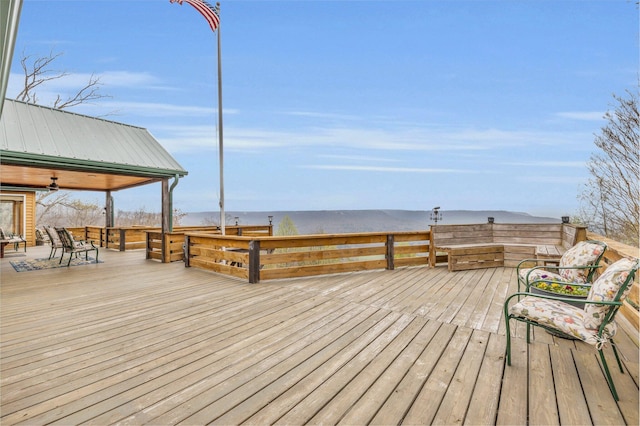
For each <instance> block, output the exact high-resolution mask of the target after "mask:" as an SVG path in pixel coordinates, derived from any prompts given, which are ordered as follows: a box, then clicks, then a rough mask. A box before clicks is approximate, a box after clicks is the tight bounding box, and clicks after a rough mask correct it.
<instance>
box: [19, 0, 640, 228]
mask: <svg viewBox="0 0 640 426" xmlns="http://www.w3.org/2000/svg"><path fill="white" fill-rule="evenodd" d="M221 3H222V4H221V8H222V11H221V31H222V33H221V36H222V67H223V70H222V79H223V98H224V99H223V113H224V126H223V129H224V144H225V149H224V164H225V167H224V168H225V170H224V175H225V177H224V180H225V206H226V210H227V211H270V210H333V209H407V210H430V209H431V208H432V207H434V206H436V205H437V206H440V207H441V208H442V209H443V210H453V209H464V210H511V211H523V212H528V213H531V214H534V215H546V216H553V217H559V216H561V215H565V214H570V215H572V214H575V213H576V212H577V210H578V205H579V201H578V195H579V193H580V192H581V185H583V184H584V183H586V181H587V179H588V173H587V170H586V162H587V161H588V160H589V157H590V155H591V153H592V152H593V151H594V150H595V146H594V144H593V140H594V134H596V133H598V132H599V131H600V129H601V128H602V126H603V125H605V124H606V122H605V121H604V120H603V119H602V116H603V115H604V113H605V112H606V111H607V110H610V109H611V108H612V106H613V105H614V100H613V97H612V94H614V93H615V94H618V95H623V94H624V91H625V90H626V89H632V88H634V87H637V84H638V74H639V71H638V70H639V63H638V60H639V59H638V52H639V46H638V31H639V30H638V28H639V19H638V7H637V5H636V4H635V2H632V1H627V0H605V1H589V0H587V1H578V0H576V1H570V0H558V1H552V0H548V1H545V0H530V1H527V0H524V1H507V0H502V1H499V0H495V1H485V0H474V1H461V0H446V1H445V0H441V1H440V0H414V1H403V0H393V1H364V0H363V1H338V0H336V1H322V2H320V1H310V0H309V1H306V0H295V1H293V0H292V1H280V0H271V1H259V0H255V1H251V0H227V1H222V2H221ZM52 49H53V50H54V51H55V52H62V53H63V56H61V57H60V58H59V59H58V60H57V61H56V63H55V69H58V70H65V71H67V72H68V73H69V76H68V77H67V78H65V79H64V80H56V81H53V82H51V83H50V84H49V85H48V86H46V87H44V88H42V89H40V90H39V92H38V93H39V97H40V99H41V103H43V104H47V102H48V100H50V99H51V96H53V95H54V94H57V93H62V94H64V93H68V92H69V91H72V90H73V89H74V88H78V87H79V86H81V85H82V84H84V82H86V81H87V79H88V77H89V76H90V75H91V74H92V73H95V74H96V75H98V76H100V77H101V80H102V82H103V84H104V85H103V86H102V88H101V92H102V93H103V94H106V95H109V96H110V98H105V99H102V100H100V101H99V102H97V103H96V104H94V105H84V106H82V107H78V108H75V109H74V111H75V112H79V113H85V114H89V115H99V116H104V117H105V118H107V119H111V120H114V121H119V122H123V123H127V124H133V125H137V126H142V127H145V128H147V129H148V130H149V131H150V132H151V133H152V134H153V135H154V136H155V137H156V139H158V140H159V141H160V143H162V145H163V146H164V147H165V148H166V149H167V150H168V151H169V152H170V153H171V154H172V155H173V156H174V157H175V158H176V159H177V160H178V162H180V164H181V165H182V166H183V167H184V168H185V169H187V170H188V171H189V175H188V176H187V177H186V178H184V179H182V180H181V181H180V183H179V185H178V186H177V188H176V190H175V192H174V203H175V207H177V208H179V209H181V210H182V211H216V210H217V209H218V197H219V179H218V173H219V169H218V151H217V133H216V129H217V72H216V67H217V65H216V64H217V62H216V57H217V56H216V55H217V50H216V36H215V34H214V33H213V32H211V30H210V28H209V26H208V24H207V22H206V21H205V20H204V18H203V17H202V16H201V15H199V14H198V12H197V11H196V10H195V9H193V8H192V7H191V6H189V5H188V4H186V3H185V4H183V5H182V6H179V5H177V4H170V3H169V0H128V1H119V0H108V1H107V0H102V1H98V0H24V3H23V8H22V14H21V22H20V27H19V31H18V37H17V41H16V46H15V57H14V61H13V64H12V75H11V78H10V82H9V90H8V92H7V96H8V97H15V96H16V95H17V93H18V92H19V90H20V84H21V78H22V75H21V68H20V61H19V59H20V57H21V56H22V54H23V52H24V53H25V54H28V55H34V56H36V57H37V56H45V55H47V54H48V53H49V51H50V50H52ZM94 195H95V196H92V195H90V194H89V198H91V197H93V199H95V200H97V201H98V203H102V202H103V196H102V195H101V194H94ZM84 196H85V197H87V194H84ZM114 198H115V202H116V208H117V209H122V210H135V209H138V208H145V209H146V210H147V211H157V210H159V208H160V207H159V206H160V185H159V184H154V185H149V186H147V187H143V188H137V189H132V190H125V191H120V192H117V193H115V194H114Z"/></svg>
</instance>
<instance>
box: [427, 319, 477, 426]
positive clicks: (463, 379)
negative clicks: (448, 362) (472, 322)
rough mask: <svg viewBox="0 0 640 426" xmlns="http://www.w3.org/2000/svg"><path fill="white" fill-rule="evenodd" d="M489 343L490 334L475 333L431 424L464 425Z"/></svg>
mask: <svg viewBox="0 0 640 426" xmlns="http://www.w3.org/2000/svg"><path fill="white" fill-rule="evenodd" d="M488 342H489V333H486V332H483V331H480V330H474V331H473V335H472V336H471V339H470V340H469V343H468V345H467V347H466V348H465V351H464V354H463V355H462V358H461V359H460V363H459V364H458V367H457V368H456V372H455V374H454V375H453V380H452V381H451V384H450V385H449V386H448V387H447V391H446V394H445V396H444V399H443V400H442V403H441V404H440V406H439V407H438V411H437V412H436V415H435V417H434V418H433V420H432V421H431V422H430V423H435V424H445V425H453V424H462V422H463V421H464V418H465V415H466V413H467V408H468V406H469V404H470V401H471V399H472V397H473V392H474V389H475V386H476V384H477V382H478V374H479V372H480V366H481V364H482V361H483V359H484V354H485V352H486V348H487V344H488Z"/></svg>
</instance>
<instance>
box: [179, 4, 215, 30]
mask: <svg viewBox="0 0 640 426" xmlns="http://www.w3.org/2000/svg"><path fill="white" fill-rule="evenodd" d="M183 1H184V2H187V3H189V4H190V5H191V6H193V7H194V8H195V9H196V10H197V11H198V12H200V14H201V15H202V16H204V19H206V20H207V22H208V23H209V26H210V27H211V30H212V31H215V30H216V29H218V25H220V17H219V16H218V8H217V7H213V6H211V5H210V4H209V3H207V2H206V1H204V0H169V3H178V4H180V5H181V4H182V2H183Z"/></svg>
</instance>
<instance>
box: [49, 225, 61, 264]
mask: <svg viewBox="0 0 640 426" xmlns="http://www.w3.org/2000/svg"><path fill="white" fill-rule="evenodd" d="M44 232H46V233H47V235H48V236H49V241H50V242H51V251H50V252H49V259H52V258H54V257H56V251H58V249H64V246H63V245H62V241H61V240H60V237H59V236H58V232H57V231H56V230H55V229H53V227H51V226H45V227H44ZM63 254H64V250H63ZM61 259H62V258H61Z"/></svg>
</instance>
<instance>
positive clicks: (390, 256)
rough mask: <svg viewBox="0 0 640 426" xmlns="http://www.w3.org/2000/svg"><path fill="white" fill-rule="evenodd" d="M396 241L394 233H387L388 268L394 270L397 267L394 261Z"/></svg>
mask: <svg viewBox="0 0 640 426" xmlns="http://www.w3.org/2000/svg"><path fill="white" fill-rule="evenodd" d="M394 241H395V239H394V238H393V234H387V244H386V248H387V253H386V255H385V257H386V258H387V269H388V270H390V271H393V270H394V269H395V265H394V262H393V258H394V256H395V250H394Z"/></svg>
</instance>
